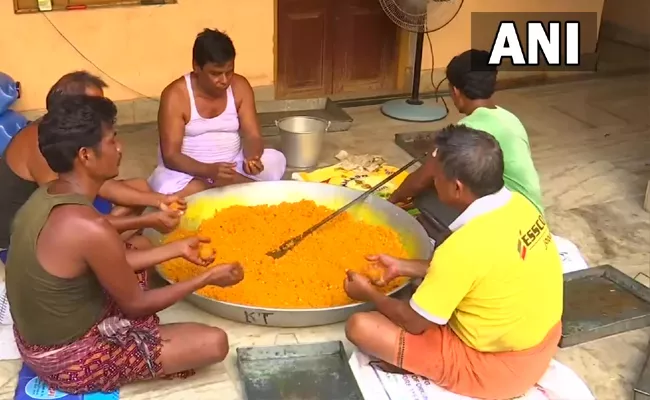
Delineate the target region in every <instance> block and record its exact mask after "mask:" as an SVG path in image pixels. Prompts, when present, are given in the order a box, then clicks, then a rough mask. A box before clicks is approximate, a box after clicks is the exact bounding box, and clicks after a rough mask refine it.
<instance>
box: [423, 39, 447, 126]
mask: <svg viewBox="0 0 650 400" xmlns="http://www.w3.org/2000/svg"><path fill="white" fill-rule="evenodd" d="M426 35H427V42H429V53H430V54H431V73H430V74H429V80H430V81H431V86H432V87H433V98H434V99H436V103H439V102H440V100H442V104H443V105H444V106H445V112H446V113H447V114H449V107H448V106H447V101H446V100H445V98H444V97H443V96H441V95H440V86H441V85H442V84H443V82H444V81H446V80H447V77H444V78H442V79H441V80H440V82H438V83H435V82H434V81H433V73H434V71H435V68H434V67H435V65H436V57H435V55H434V54H433V43H432V42H431V36H430V35H429V32H427V33H426Z"/></svg>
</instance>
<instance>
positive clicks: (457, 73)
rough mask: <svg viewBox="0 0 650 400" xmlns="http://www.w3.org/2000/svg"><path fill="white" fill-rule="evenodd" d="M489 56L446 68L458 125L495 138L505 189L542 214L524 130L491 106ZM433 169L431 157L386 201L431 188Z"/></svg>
mask: <svg viewBox="0 0 650 400" xmlns="http://www.w3.org/2000/svg"><path fill="white" fill-rule="evenodd" d="M489 56H490V55H489V53H488V52H486V51H481V50H474V49H472V50H468V51H466V52H464V53H462V54H460V55H458V56H456V57H454V58H453V59H452V60H451V61H450V62H449V65H447V71H446V77H447V81H448V82H449V91H450V93H451V98H452V100H453V101H454V105H455V106H456V108H457V109H458V111H459V112H461V113H462V114H464V115H465V117H464V118H463V119H461V120H460V121H459V122H458V124H461V125H466V126H468V127H470V128H474V129H477V130H481V131H484V132H487V133H489V134H490V135H492V136H494V138H495V139H496V140H497V142H499V145H500V146H501V149H502V151H503V156H504V164H505V169H504V173H503V179H504V181H505V186H506V187H507V188H508V189H510V190H512V191H515V192H519V193H521V194H522V195H523V196H525V197H526V198H527V199H528V200H530V202H531V203H533V204H534V205H535V207H536V208H537V209H538V210H539V211H540V212H541V213H542V214H543V213H544V207H543V205H542V193H541V188H540V184H539V176H538V174H537V171H536V170H535V165H534V164H533V159H532V157H531V154H530V145H529V143H528V135H527V133H526V129H525V128H524V126H523V125H522V123H521V121H519V119H518V118H517V117H516V116H515V115H514V114H512V113H511V112H509V111H507V110H505V109H503V108H501V107H499V106H497V105H496V104H495V103H494V100H493V99H492V95H493V94H494V91H495V87H496V82H497V70H496V67H493V68H492V67H488V63H487V61H488V59H489ZM432 167H433V158H430V159H429V158H427V160H425V161H424V162H423V163H422V165H421V166H420V168H418V169H417V170H416V171H415V172H413V173H412V174H410V175H409V176H408V178H406V179H405V180H404V182H403V183H402V184H401V185H400V187H399V188H397V190H395V192H394V193H393V194H392V195H391V197H390V198H389V201H391V202H393V203H400V202H405V201H406V200H408V199H409V198H411V197H415V196H417V195H419V194H421V193H422V192H424V191H425V190H426V189H428V188H430V186H431V182H432V179H433V172H432ZM443 219H444V218H443Z"/></svg>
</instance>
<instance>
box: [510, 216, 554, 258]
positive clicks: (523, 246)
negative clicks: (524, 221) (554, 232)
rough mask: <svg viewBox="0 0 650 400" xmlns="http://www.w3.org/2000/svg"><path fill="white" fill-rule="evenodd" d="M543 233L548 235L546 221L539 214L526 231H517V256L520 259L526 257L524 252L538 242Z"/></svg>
mask: <svg viewBox="0 0 650 400" xmlns="http://www.w3.org/2000/svg"><path fill="white" fill-rule="evenodd" d="M544 234H547V235H550V233H549V232H548V226H547V225H546V221H545V220H544V217H542V216H541V215H540V216H539V217H538V218H537V219H536V220H535V223H533V224H532V225H531V226H530V228H528V230H527V231H525V232H522V231H519V239H518V240H517V252H518V253H519V256H520V257H521V259H522V260H525V259H526V253H528V250H529V249H532V248H533V247H535V246H536V245H537V244H539V243H540V241H541V240H540V239H541V238H542V237H544V236H545V235H544Z"/></svg>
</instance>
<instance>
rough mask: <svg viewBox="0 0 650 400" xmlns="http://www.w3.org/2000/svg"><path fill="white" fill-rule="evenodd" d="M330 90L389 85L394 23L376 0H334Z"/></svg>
mask: <svg viewBox="0 0 650 400" xmlns="http://www.w3.org/2000/svg"><path fill="white" fill-rule="evenodd" d="M334 8H335V9H334V26H333V29H332V30H333V36H334V40H333V42H334V52H333V56H334V69H333V88H332V92H333V93H335V94H336V93H349V92H371V91H380V90H386V89H392V88H393V87H394V85H395V80H396V70H397V45H398V29H399V28H398V27H397V26H396V25H395V24H393V23H392V22H391V21H390V19H389V18H388V17H387V16H386V14H385V13H384V11H383V10H382V8H381V5H380V4H379V1H378V0H334Z"/></svg>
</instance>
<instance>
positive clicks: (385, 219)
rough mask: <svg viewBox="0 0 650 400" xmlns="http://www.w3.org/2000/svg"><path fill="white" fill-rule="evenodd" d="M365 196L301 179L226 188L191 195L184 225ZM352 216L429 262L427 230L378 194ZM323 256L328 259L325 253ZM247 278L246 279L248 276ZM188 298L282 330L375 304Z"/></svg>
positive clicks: (322, 322)
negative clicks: (388, 231) (298, 305)
mask: <svg viewBox="0 0 650 400" xmlns="http://www.w3.org/2000/svg"><path fill="white" fill-rule="evenodd" d="M360 194H361V192H359V191H357V190H353V189H349V188H345V187H340V186H334V185H327V184H322V183H310V182H298V181H278V182H254V183H246V184H241V185H233V186H227V187H225V188H216V189H210V190H207V191H205V192H201V193H198V194H195V195H193V196H190V197H188V198H187V202H188V210H187V212H186V213H185V216H184V217H183V220H182V222H181V224H182V225H183V226H185V227H189V228H193V227H197V226H198V224H199V223H200V221H201V220H203V219H205V218H210V217H211V216H213V215H214V213H215V211H217V210H220V209H223V208H226V207H229V206H232V205H235V204H238V205H247V206H255V205H263V204H269V205H271V204H278V203H281V202H284V201H287V202H296V201H300V200H313V201H315V202H316V203H317V204H319V205H324V206H327V207H331V208H336V207H340V206H343V205H344V204H346V203H347V202H349V201H351V200H352V199H354V198H355V197H357V196H359V195H360ZM350 213H351V214H353V215H354V216H355V217H357V218H358V219H360V220H363V221H365V222H368V223H373V224H381V225H387V226H390V227H391V228H393V229H394V230H395V231H396V232H397V233H398V234H399V235H400V237H401V240H402V243H403V244H404V245H405V247H406V249H407V251H408V253H409V255H410V256H411V257H413V258H417V259H428V258H429V257H430V256H431V253H432V250H433V248H432V245H431V242H430V240H429V237H428V236H427V234H426V232H425V231H424V228H422V226H421V225H420V224H419V223H418V222H417V221H416V220H415V218H413V217H412V216H411V215H409V214H408V213H407V212H405V211H404V210H402V209H401V208H399V207H397V206H395V205H393V204H391V203H389V202H388V201H386V200H383V199H381V198H379V197H377V196H370V197H369V198H368V199H367V200H366V201H365V202H364V203H362V204H360V205H358V206H356V207H353V208H352V209H351V210H350ZM144 234H145V235H146V236H147V237H149V239H151V240H152V241H153V242H154V243H157V242H160V240H161V239H162V235H161V234H160V233H158V232H156V231H154V230H152V229H148V230H146V231H145V232H144ZM287 239H288V238H287ZM269 250H271V249H269ZM323 256H324V257H327V255H326V254H324V255H323ZM156 269H157V271H158V273H159V274H160V276H161V277H162V278H163V279H164V280H165V281H167V282H168V283H171V281H170V280H169V279H168V278H167V277H165V275H164V273H162V271H161V270H160V268H156ZM244 279H246V278H245V277H244ZM406 286H407V284H405V285H403V286H400V287H399V288H397V289H395V290H394V291H392V292H391V293H390V294H391V295H396V294H398V293H399V292H401V291H402V290H404V289H405V287H406ZM187 300H188V301H189V302H190V303H192V304H194V305H196V306H197V307H199V308H201V309H203V310H205V311H207V312H209V313H210V314H213V315H216V316H219V317H223V318H227V319H230V320H233V321H239V322H245V323H249V324H255V325H266V326H277V327H305V326H317V325H327V324H332V323H336V322H341V321H344V320H346V319H347V318H348V317H349V316H350V315H351V314H353V313H355V312H359V311H367V310H371V309H372V304H369V303H356V304H349V305H344V306H338V307H329V308H312V309H287V308H258V307H251V306H245V305H240V304H234V303H227V302H223V301H217V300H213V299H210V298H208V297H204V296H201V295H198V294H191V295H189V296H188V297H187Z"/></svg>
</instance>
